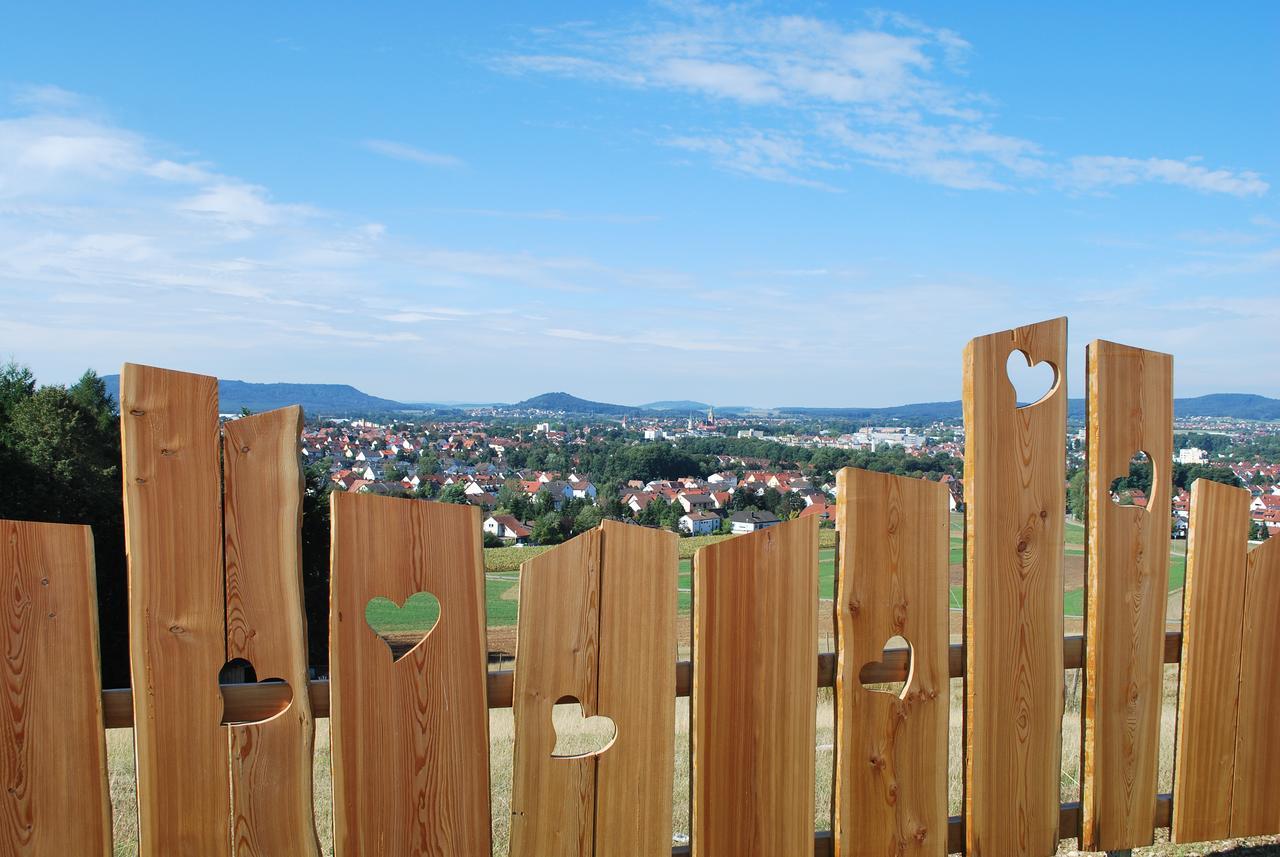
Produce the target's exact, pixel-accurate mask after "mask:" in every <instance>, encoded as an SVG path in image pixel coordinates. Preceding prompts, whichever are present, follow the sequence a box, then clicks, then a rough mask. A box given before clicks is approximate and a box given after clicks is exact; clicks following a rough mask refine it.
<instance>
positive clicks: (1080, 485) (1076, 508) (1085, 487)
mask: <svg viewBox="0 0 1280 857" xmlns="http://www.w3.org/2000/svg"><path fill="white" fill-rule="evenodd" d="M1067 511H1068V512H1070V513H1071V514H1072V516H1073V517H1075V518H1076V520H1078V521H1084V520H1085V518H1087V517H1088V514H1089V471H1087V470H1086V469H1085V468H1083V467H1081V468H1080V469H1079V470H1077V471H1076V472H1075V473H1074V474H1072V476H1071V481H1070V482H1068V483H1067Z"/></svg>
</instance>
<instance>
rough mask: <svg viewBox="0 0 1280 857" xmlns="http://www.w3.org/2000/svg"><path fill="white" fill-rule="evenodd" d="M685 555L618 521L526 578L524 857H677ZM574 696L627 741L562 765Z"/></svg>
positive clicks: (517, 777)
mask: <svg viewBox="0 0 1280 857" xmlns="http://www.w3.org/2000/svg"><path fill="white" fill-rule="evenodd" d="M676 542H677V539H676V536H675V535H674V534H672V533H664V532H661V531H658V530H650V529H646V528H643V527H634V526H625V525H623V524H619V523H616V522H613V521H606V522H604V523H603V524H602V525H601V526H600V528H598V529H596V530H592V531H590V532H587V533H584V534H582V535H580V536H578V537H577V538H575V539H573V540H572V541H570V542H569V543H567V544H564V545H561V546H560V547H557V548H556V549H555V550H552V551H548V552H547V553H544V554H542V555H540V556H538V557H536V558H534V559H532V560H530V561H528V562H526V563H525V564H524V565H523V566H522V567H521V572H520V623H519V628H518V631H517V633H518V635H519V639H518V641H517V656H518V657H517V663H518V664H519V669H517V670H516V676H515V693H514V706H515V717H516V743H515V765H514V777H513V790H512V801H511V807H512V818H511V854H512V855H513V857H519V855H532V857H558V856H559V855H573V856H574V857H578V855H584V857H590V855H596V857H606V855H619V857H622V855H628V857H642V855H649V857H658V856H659V855H663V857H665V855H668V854H670V852H671V790H672V779H673V766H674V759H675V741H674V729H675V708H674V704H673V700H674V698H675V678H676V677H675V646H676V635H675V609H676V601H675V595H676V592H675V579H676V574H677V568H678V559H677V555H676ZM637 617H643V618H642V619H641V620H640V621H637ZM570 696H571V697H573V698H575V699H577V700H579V701H580V702H581V703H582V710H583V714H584V715H585V716H588V717H592V716H597V715H599V716H604V717H608V718H610V719H611V720H612V721H613V723H614V727H615V730H616V734H615V738H614V740H613V742H612V743H611V744H610V745H609V746H608V747H607V748H605V749H604V750H602V751H600V752H598V753H596V754H591V755H585V756H579V757H574V758H552V755H551V753H552V750H553V748H554V747H555V744H556V733H555V729H554V728H553V727H552V722H551V712H552V706H553V705H554V704H555V703H556V701H557V700H560V699H563V698H565V697H570Z"/></svg>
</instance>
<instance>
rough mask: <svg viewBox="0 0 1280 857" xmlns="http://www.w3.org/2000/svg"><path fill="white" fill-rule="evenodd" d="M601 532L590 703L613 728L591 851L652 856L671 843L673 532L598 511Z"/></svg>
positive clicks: (600, 856) (608, 856)
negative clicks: (595, 669) (596, 654)
mask: <svg viewBox="0 0 1280 857" xmlns="http://www.w3.org/2000/svg"><path fill="white" fill-rule="evenodd" d="M602 538H603V542H604V543H603V545H602V550H601V555H602V556H603V560H602V562H601V564H600V566H601V569H600V571H601V579H602V582H601V585H600V679H599V694H600V699H599V704H598V705H599V708H600V712H601V713H602V714H606V715H608V716H609V717H612V718H613V722H614V724H615V726H616V727H617V733H618V734H617V739H616V740H615V741H614V744H613V747H612V748H610V750H609V752H607V753H605V754H604V755H603V756H601V757H600V768H599V772H598V777H599V779H598V784H597V792H596V852H595V853H596V857H659V855H666V854H670V853H671V794H672V788H673V785H674V782H673V778H674V775H675V714H676V710H675V692H676V585H675V582H676V579H677V574H678V571H679V566H680V560H679V558H678V543H679V537H678V536H676V534H675V533H666V532H662V531H660V530H651V529H648V528H646V527H636V526H630V525H627V524H621V523H617V522H614V521H605V522H604V524H603V525H602ZM637 618H639V621H637Z"/></svg>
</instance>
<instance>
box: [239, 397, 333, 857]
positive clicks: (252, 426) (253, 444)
mask: <svg viewBox="0 0 1280 857" xmlns="http://www.w3.org/2000/svg"><path fill="white" fill-rule="evenodd" d="M225 433H226V434H225V438H226V442H225V443H224V445H223V450H224V452H223V468H224V479H223V482H224V494H223V509H224V526H225V533H224V538H225V555H226V581H227V583H226V621H227V659H228V660H232V659H234V658H243V659H245V660H247V661H249V662H250V663H251V664H252V665H253V667H254V671H255V673H256V674H257V676H258V678H259V679H268V678H280V679H284V680H285V681H286V682H287V683H288V686H289V687H290V688H291V689H293V688H297V689H299V690H302V689H305V688H306V687H307V679H308V673H307V620H306V613H305V608H304V605H303V600H302V544H301V526H302V467H301V465H300V463H299V459H298V438H299V436H300V435H301V433H302V409H301V408H298V407H290V408H282V409H280V410H275V411H269V412H267V413H264V414H257V415H254V416H248V417H244V418H242V419H238V420H232V421H231V422H228V423H227V424H226V428H225ZM225 714H226V712H225V711H224V720H229V719H228V718H226V716H225ZM253 719H255V720H257V719H260V718H253ZM229 732H230V748H231V758H230V777H231V844H232V850H233V852H234V853H235V854H237V855H246V857H247V855H268V854H297V855H314V856H316V857H318V855H319V853H320V842H319V840H318V839H317V837H316V829H315V817H314V815H313V809H312V803H313V791H312V782H311V770H312V756H313V751H314V741H315V722H314V720H313V719H312V715H311V699H310V697H309V695H308V694H306V693H302V692H299V693H297V694H295V695H292V696H291V701H290V702H289V703H288V704H287V707H284V708H283V710H281V711H280V713H279V714H277V715H275V716H273V717H271V719H269V720H266V721H265V722H259V723H249V724H245V725H234V726H231V727H230V728H229Z"/></svg>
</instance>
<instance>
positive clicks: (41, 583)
mask: <svg viewBox="0 0 1280 857" xmlns="http://www.w3.org/2000/svg"><path fill="white" fill-rule="evenodd" d="M0 584H2V585H3V586H4V591H5V594H6V598H5V610H4V620H5V621H4V631H3V633H4V640H3V642H4V652H5V657H4V662H3V670H4V707H3V710H0V782H2V783H3V784H4V786H5V792H4V796H3V799H2V800H0V827H2V828H3V829H2V830H0V852H3V853H4V854H6V855H12V857H42V856H43V855H49V854H67V855H71V854H75V855H94V854H97V855H100V857H105V855H110V854H111V803H110V794H109V791H108V787H107V746H106V741H105V740H104V734H105V733H104V732H103V721H102V683H101V679H100V678H99V676H100V672H99V653H98V598H97V584H96V581H95V577H94V565H93V536H92V534H91V533H90V531H89V528H88V527H81V526H70V525H67V524H32V523H25V522H19V521H0Z"/></svg>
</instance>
